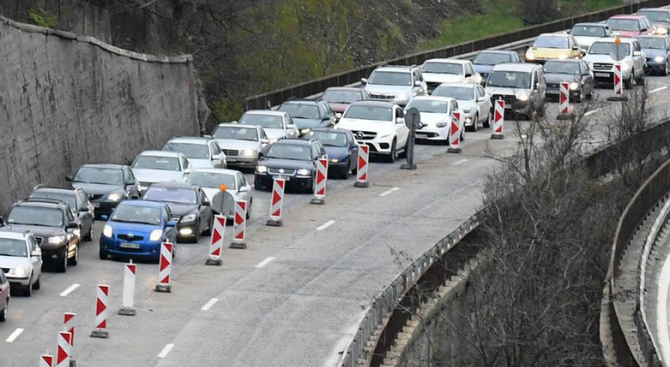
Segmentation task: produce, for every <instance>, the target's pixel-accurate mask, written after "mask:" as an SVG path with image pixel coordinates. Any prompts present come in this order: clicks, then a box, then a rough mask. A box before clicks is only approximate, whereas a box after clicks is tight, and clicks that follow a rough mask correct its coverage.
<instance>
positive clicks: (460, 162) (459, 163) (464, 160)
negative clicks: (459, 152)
mask: <svg viewBox="0 0 670 367" xmlns="http://www.w3.org/2000/svg"><path fill="white" fill-rule="evenodd" d="M467 161H468V160H467V159H461V160H460V161H458V162H456V163H454V166H459V165H461V164H463V163H465V162H467Z"/></svg>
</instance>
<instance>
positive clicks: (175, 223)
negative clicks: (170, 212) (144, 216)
mask: <svg viewBox="0 0 670 367" xmlns="http://www.w3.org/2000/svg"><path fill="white" fill-rule="evenodd" d="M165 226H166V227H176V226H177V222H175V221H173V220H170V221H168V222H167V223H166V224H165Z"/></svg>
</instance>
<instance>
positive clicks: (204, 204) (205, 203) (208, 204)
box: [202, 199, 212, 206]
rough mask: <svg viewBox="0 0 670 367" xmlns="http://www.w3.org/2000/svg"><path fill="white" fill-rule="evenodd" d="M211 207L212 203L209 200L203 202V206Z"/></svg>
mask: <svg viewBox="0 0 670 367" xmlns="http://www.w3.org/2000/svg"><path fill="white" fill-rule="evenodd" d="M211 205H212V203H211V202H210V201H209V200H207V199H204V200H203V201H202V206H211Z"/></svg>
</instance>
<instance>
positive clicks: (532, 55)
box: [526, 51, 535, 60]
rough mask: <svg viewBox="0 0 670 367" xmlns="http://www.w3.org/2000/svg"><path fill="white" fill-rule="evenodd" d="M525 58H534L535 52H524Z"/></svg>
mask: <svg viewBox="0 0 670 367" xmlns="http://www.w3.org/2000/svg"><path fill="white" fill-rule="evenodd" d="M526 60H535V54H533V53H532V52H530V51H529V52H526Z"/></svg>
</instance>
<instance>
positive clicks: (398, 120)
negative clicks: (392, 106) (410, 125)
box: [395, 117, 405, 124]
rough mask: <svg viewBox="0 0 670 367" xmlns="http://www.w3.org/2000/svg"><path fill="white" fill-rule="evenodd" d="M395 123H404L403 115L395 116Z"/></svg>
mask: <svg viewBox="0 0 670 367" xmlns="http://www.w3.org/2000/svg"><path fill="white" fill-rule="evenodd" d="M395 123H396V124H404V123H405V118H404V117H396V119H395Z"/></svg>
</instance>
